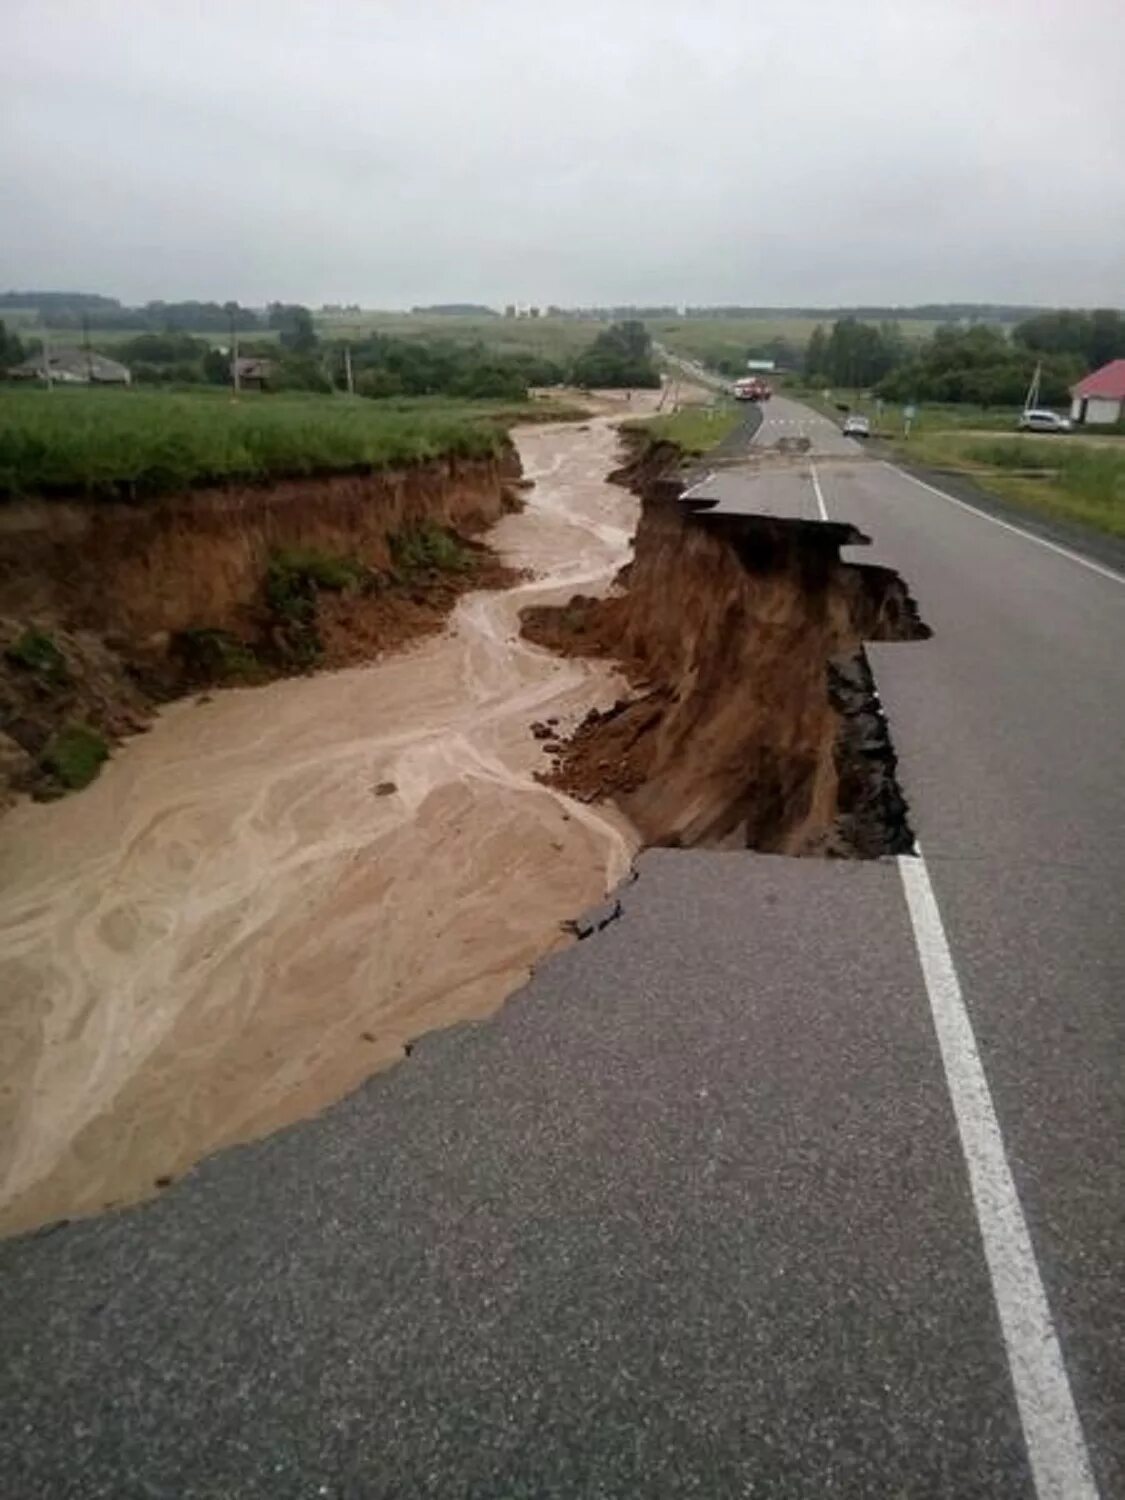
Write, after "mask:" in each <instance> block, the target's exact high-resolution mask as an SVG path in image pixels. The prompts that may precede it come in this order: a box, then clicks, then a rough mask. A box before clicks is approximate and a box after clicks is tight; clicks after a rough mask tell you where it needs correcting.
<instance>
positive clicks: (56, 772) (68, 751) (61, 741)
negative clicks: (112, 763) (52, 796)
mask: <svg viewBox="0 0 1125 1500" xmlns="http://www.w3.org/2000/svg"><path fill="white" fill-rule="evenodd" d="M108 758H109V746H108V745H107V744H106V742H105V739H104V738H103V737H102V736H101V735H100V734H99V733H98V731H97V730H96V729H91V727H90V726H89V725H88V724H67V725H66V726H65V727H64V728H63V729H60V730H59V732H58V733H57V734H56V735H55V736H54V737H53V738H52V739H51V741H50V743H49V744H48V745H47V748H46V749H45V750H44V752H43V754H42V756H41V757H40V766H41V767H42V769H43V770H44V771H46V772H47V774H48V775H49V776H51V777H53V778H54V780H55V781H56V782H57V783H58V785H59V787H60V788H65V789H66V790H67V791H71V792H73V791H77V790H78V789H79V788H80V787H84V786H89V784H90V782H91V781H93V780H94V778H95V776H97V774H98V772H99V771H100V770H101V768H102V763H103V762H104V761H106V760H108Z"/></svg>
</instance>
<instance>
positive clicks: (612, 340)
mask: <svg viewBox="0 0 1125 1500" xmlns="http://www.w3.org/2000/svg"><path fill="white" fill-rule="evenodd" d="M571 379H572V380H573V381H574V383H575V384H576V385H580V386H585V387H587V388H596V387H604V388H609V389H616V388H622V387H626V386H658V385H659V384H660V372H659V371H658V370H657V368H656V366H655V364H654V363H653V360H652V339H651V338H650V337H649V332H648V329H647V328H646V327H645V325H644V324H643V323H642V322H640V321H639V319H636V318H627V319H625V320H623V321H622V322H619V323H611V324H610V325H609V327H608V328H603V329H602V331H601V332H600V333H599V334H598V335H597V337H596V338H595V339H594V341H593V343H592V344H591V345H590V346H589V348H587V349H585V350H584V351H583V352H582V353H581V354H580V355H579V356H578V358H577V359H576V360H575V362H574V366H573V369H572V371H571Z"/></svg>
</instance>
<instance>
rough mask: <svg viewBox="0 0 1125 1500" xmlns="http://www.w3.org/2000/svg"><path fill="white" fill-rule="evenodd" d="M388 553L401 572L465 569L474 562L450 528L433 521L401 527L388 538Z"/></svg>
mask: <svg viewBox="0 0 1125 1500" xmlns="http://www.w3.org/2000/svg"><path fill="white" fill-rule="evenodd" d="M390 541H391V557H392V558H393V560H394V565H395V567H396V569H397V570H398V571H399V572H400V573H405V574H407V575H409V574H411V573H418V572H425V571H429V570H432V569H437V570H438V571H439V572H442V573H465V572H467V571H468V570H469V568H471V567H472V565H473V559H472V554H471V553H470V552H469V551H468V550H467V548H465V547H463V546H462V545H461V543H460V542H459V541H458V540H457V538H456V537H455V536H454V535H453V533H452V532H449V531H446V530H444V529H443V528H442V527H441V526H435V525H434V524H433V523H432V522H429V523H427V524H426V525H423V526H415V527H411V528H410V529H409V530H408V531H400V532H398V533H397V535H395V536H392V537H391V539H390Z"/></svg>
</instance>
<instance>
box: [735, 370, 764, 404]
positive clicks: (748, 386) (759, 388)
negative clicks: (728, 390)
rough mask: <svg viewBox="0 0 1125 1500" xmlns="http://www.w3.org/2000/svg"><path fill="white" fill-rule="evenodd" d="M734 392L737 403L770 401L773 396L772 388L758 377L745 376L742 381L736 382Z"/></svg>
mask: <svg viewBox="0 0 1125 1500" xmlns="http://www.w3.org/2000/svg"><path fill="white" fill-rule="evenodd" d="M732 391H733V394H734V399H735V400H736V401H768V400H769V399H770V397H771V396H772V395H773V390H772V388H771V387H770V386H768V385H767V384H766V382H765V381H764V380H759V379H758V377H757V376H756V375H744V376H743V378H742V379H741V380H736V381H735V382H734V386H733V387H732Z"/></svg>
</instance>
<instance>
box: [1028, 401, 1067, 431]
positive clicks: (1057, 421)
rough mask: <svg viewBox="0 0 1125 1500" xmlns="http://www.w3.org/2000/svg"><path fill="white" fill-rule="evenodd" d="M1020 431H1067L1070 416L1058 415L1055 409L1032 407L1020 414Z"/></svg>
mask: <svg viewBox="0 0 1125 1500" xmlns="http://www.w3.org/2000/svg"><path fill="white" fill-rule="evenodd" d="M1020 431H1021V432H1069V431H1070V418H1069V417H1060V416H1059V414H1058V412H1057V411H1047V410H1045V409H1043V408H1040V407H1032V408H1031V410H1030V411H1025V412H1022V413H1021V415H1020Z"/></svg>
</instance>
